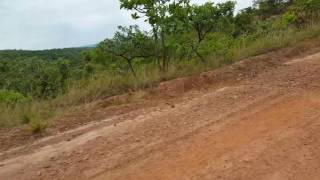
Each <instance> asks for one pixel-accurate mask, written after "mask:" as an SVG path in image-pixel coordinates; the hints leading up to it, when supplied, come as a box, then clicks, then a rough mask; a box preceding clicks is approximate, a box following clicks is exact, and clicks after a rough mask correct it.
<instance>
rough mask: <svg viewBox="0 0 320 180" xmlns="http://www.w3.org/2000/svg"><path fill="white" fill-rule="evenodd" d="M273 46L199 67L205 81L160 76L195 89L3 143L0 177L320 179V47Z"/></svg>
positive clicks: (166, 179) (0, 157)
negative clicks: (221, 65)
mask: <svg viewBox="0 0 320 180" xmlns="http://www.w3.org/2000/svg"><path fill="white" fill-rule="evenodd" d="M278 55H279V54H277V53H273V54H272V53H271V54H269V55H265V56H263V57H261V58H259V57H258V58H256V59H255V60H256V61H253V60H247V61H244V62H239V63H237V64H235V65H232V66H230V67H228V68H225V69H223V70H216V71H214V72H208V73H204V74H202V75H201V76H202V80H203V79H206V78H204V77H209V76H210V77H214V78H212V79H215V80H212V79H211V80H210V81H209V82H207V83H206V85H194V84H191V85H190V84H187V83H186V82H188V81H186V80H181V79H180V80H174V81H171V82H168V83H164V84H163V85H162V86H161V87H160V89H165V90H168V89H170V87H172V85H170V84H175V85H176V86H178V85H177V84H179V83H181V81H182V82H183V83H184V84H183V88H184V89H187V87H189V86H196V88H189V89H190V91H186V92H184V93H181V92H180V90H179V91H178V90H177V92H173V93H176V94H180V95H176V96H175V97H173V98H171V99H170V98H168V99H165V100H162V101H160V100H158V99H157V98H155V99H154V100H153V101H159V103H158V104H157V105H153V106H150V107H148V106H144V107H143V108H138V109H136V110H134V111H130V112H128V113H126V114H121V115H116V116H113V117H110V118H108V119H106V120H104V121H101V122H93V123H89V124H88V125H86V126H81V127H79V128H77V129H73V130H70V131H67V132H64V133H61V134H57V135H55V136H52V137H47V138H45V139H42V140H40V141H38V142H35V143H33V144H31V145H30V144H29V145H27V146H22V147H18V148H15V149H10V150H7V151H3V152H1V153H0V179H1V180H2V179H3V180H14V179H23V180H28V179H94V180H100V179H101V180H105V179H112V180H114V179H123V180H128V179H133V180H143V179H146V180H155V179H159V180H160V179H161V180H184V179H201V180H203V179H209V180H212V179H226V180H229V179H241V180H242V179H243V180H250V179H252V180H256V179H261V180H263V179H266V180H269V179H270V180H285V179H290V180H291V179H296V180H301V179H308V180H313V179H314V180H318V179H319V178H320V53H314V54H312V55H310V54H308V55H304V57H300V56H296V57H284V56H282V57H281V56H279V57H278ZM271 57H272V58H271ZM259 59H260V60H259ZM266 63H267V64H266ZM248 64H250V66H248ZM261 64H262V65H261ZM230 72H231V74H232V75H230ZM235 73H236V75H234V74H235ZM219 74H224V75H223V78H221V79H223V81H218V80H216V79H217V78H218V77H220V76H218V75H219ZM209 79H210V78H209ZM192 82H197V81H192ZM198 82H200V81H198ZM176 86H174V88H173V90H176V89H177V87H176ZM159 99H160V98H159ZM150 101H152V100H150Z"/></svg>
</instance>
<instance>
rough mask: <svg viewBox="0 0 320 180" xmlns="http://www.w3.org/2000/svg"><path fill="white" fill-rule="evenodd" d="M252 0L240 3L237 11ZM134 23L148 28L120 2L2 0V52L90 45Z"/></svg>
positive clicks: (0, 45) (103, 0) (98, 0)
mask: <svg viewBox="0 0 320 180" xmlns="http://www.w3.org/2000/svg"><path fill="white" fill-rule="evenodd" d="M206 1H207V0H194V2H196V3H203V2H206ZM223 1H225V0H213V2H223ZM251 1H252V0H238V3H237V9H238V10H239V9H242V8H245V7H248V6H250V5H251ZM131 24H139V25H141V26H143V27H147V26H146V25H145V24H144V23H143V22H141V21H140V22H139V21H135V20H132V19H131V16H130V13H129V12H127V11H124V10H120V9H119V2H118V0H0V49H50V48H63V47H78V46H84V45H91V44H95V43H97V42H99V41H101V40H103V39H105V38H107V37H111V36H112V35H113V33H114V32H115V31H116V29H117V26H118V25H131Z"/></svg>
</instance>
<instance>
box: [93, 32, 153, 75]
mask: <svg viewBox="0 0 320 180" xmlns="http://www.w3.org/2000/svg"><path fill="white" fill-rule="evenodd" d="M98 46H99V47H100V48H102V49H104V50H105V51H106V52H108V53H110V54H111V55H112V56H113V57H114V58H120V59H123V60H125V61H126V62H127V64H128V66H129V68H130V70H131V72H132V74H133V75H134V76H135V77H136V72H135V70H134V68H133V61H134V60H136V59H146V58H151V57H154V53H153V52H154V42H153V41H152V39H150V38H149V37H148V35H147V34H146V33H145V32H143V31H141V30H139V28H138V26H130V27H121V26H120V27H119V31H118V32H116V33H115V35H114V37H113V39H106V40H105V41H103V42H102V43H100V44H99V45H98Z"/></svg>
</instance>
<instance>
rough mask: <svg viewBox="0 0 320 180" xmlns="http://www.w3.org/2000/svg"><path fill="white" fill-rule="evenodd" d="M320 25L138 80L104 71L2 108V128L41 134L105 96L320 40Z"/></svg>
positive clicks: (247, 41)
mask: <svg viewBox="0 0 320 180" xmlns="http://www.w3.org/2000/svg"><path fill="white" fill-rule="evenodd" d="M319 36H320V25H313V26H310V27H308V28H305V29H303V30H296V29H288V30H285V31H278V32H275V33H269V34H267V35H265V36H260V37H254V38H253V37H250V36H248V37H243V38H239V39H237V40H236V41H235V43H234V45H233V46H232V47H231V48H230V49H228V53H227V54H226V55H223V56H221V55H220V56H217V55H214V54H212V55H209V56H208V57H207V59H208V62H207V63H205V64H204V63H199V61H198V60H196V59H193V60H189V61H180V62H175V63H172V64H171V65H170V67H169V69H168V71H167V72H165V73H164V72H161V71H159V70H158V69H157V67H156V66H154V67H152V65H150V66H151V67H150V66H149V67H139V69H137V78H134V77H133V76H131V75H128V74H127V75H119V74H111V73H110V72H102V73H99V74H96V75H94V76H92V77H91V78H89V79H87V80H82V81H78V82H75V83H73V84H72V85H71V87H70V90H69V92H68V93H67V94H64V95H61V96H59V97H58V98H56V99H53V100H50V101H36V100H34V101H32V102H28V103H25V104H21V105H16V106H0V128H12V127H15V126H18V125H21V124H26V126H27V127H28V128H27V129H29V130H30V132H32V133H37V132H41V131H42V130H43V129H45V128H46V127H47V126H48V123H49V122H50V119H52V118H53V117H55V115H57V114H63V113H64V112H66V111H68V109H70V108H72V107H75V106H78V105H81V104H85V103H88V102H91V101H94V100H96V99H100V98H101V97H108V96H113V95H117V94H122V93H124V92H128V91H138V90H141V89H145V88H148V87H150V86H152V85H155V84H157V83H159V82H161V81H163V80H169V79H174V78H177V77H183V76H188V75H192V74H198V73H200V72H203V71H208V70H212V69H215V68H217V67H220V66H223V65H224V64H229V63H232V62H235V61H238V60H241V59H243V58H246V57H250V56H254V55H257V54H262V53H265V52H268V51H271V50H275V49H278V48H282V47H287V46H295V45H296V44H297V43H299V42H301V41H304V40H307V39H312V38H319Z"/></svg>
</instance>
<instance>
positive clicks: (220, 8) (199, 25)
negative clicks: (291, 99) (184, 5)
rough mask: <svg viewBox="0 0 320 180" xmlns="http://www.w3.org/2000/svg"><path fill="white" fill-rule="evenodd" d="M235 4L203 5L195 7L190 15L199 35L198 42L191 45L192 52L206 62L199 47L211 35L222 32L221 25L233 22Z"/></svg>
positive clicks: (190, 21)
mask: <svg viewBox="0 0 320 180" xmlns="http://www.w3.org/2000/svg"><path fill="white" fill-rule="evenodd" d="M234 7H235V2H233V1H228V2H226V3H221V4H217V5H214V4H213V3H211V2H208V3H205V4H203V5H193V6H192V7H191V10H190V14H189V15H188V17H189V18H188V19H189V23H190V25H191V26H192V27H193V29H194V31H195V32H196V34H197V41H196V42H192V43H191V47H192V50H193V51H194V53H195V54H196V55H197V56H198V57H199V58H200V60H201V61H202V62H205V59H204V57H203V56H202V55H201V54H200V53H199V52H198V47H199V45H200V44H201V43H202V41H203V40H204V39H205V38H206V36H207V35H208V34H209V33H212V32H217V31H219V30H222V29H223V27H221V23H223V22H228V21H231V20H232V18H233V13H234Z"/></svg>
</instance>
